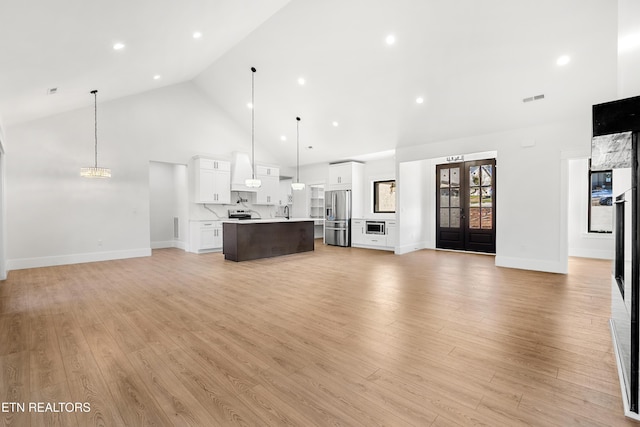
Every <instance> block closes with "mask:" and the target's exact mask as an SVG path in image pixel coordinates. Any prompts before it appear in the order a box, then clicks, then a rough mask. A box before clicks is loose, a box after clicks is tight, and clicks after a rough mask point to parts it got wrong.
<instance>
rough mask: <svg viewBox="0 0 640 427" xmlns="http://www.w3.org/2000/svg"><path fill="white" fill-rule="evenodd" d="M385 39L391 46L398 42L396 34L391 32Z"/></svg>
mask: <svg viewBox="0 0 640 427" xmlns="http://www.w3.org/2000/svg"><path fill="white" fill-rule="evenodd" d="M384 41H385V42H386V43H387V44H388V45H389V46H391V45H392V44H394V43H395V42H396V36H394V35H393V34H389V35H388V36H387V38H385V39H384Z"/></svg>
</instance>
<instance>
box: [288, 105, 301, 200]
mask: <svg viewBox="0 0 640 427" xmlns="http://www.w3.org/2000/svg"><path fill="white" fill-rule="evenodd" d="M296 153H297V159H296V182H292V183H291V189H292V190H295V191H300V190H304V183H303V182H300V117H296Z"/></svg>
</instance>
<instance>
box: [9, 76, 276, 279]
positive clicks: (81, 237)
mask: <svg viewBox="0 0 640 427" xmlns="http://www.w3.org/2000/svg"><path fill="white" fill-rule="evenodd" d="M98 101H99V100H98ZM5 131H6V134H7V137H8V138H10V139H11V141H12V145H11V149H10V150H9V151H8V152H7V227H8V236H7V237H8V242H7V248H8V255H7V258H8V268H9V269H16V268H28V267H36V266H43V265H56V264H65V263H74V262H84V261H94V260H104V259H116V258H123V257H132V256H146V255H149V254H150V246H151V245H150V213H149V161H161V162H168V163H178V164H187V163H188V161H189V159H190V158H191V157H192V156H194V155H196V154H200V155H209V156H218V157H221V158H227V159H230V158H231V153H232V152H233V151H235V150H240V151H248V150H250V138H249V137H248V136H247V133H248V130H246V129H242V128H241V127H239V126H238V125H237V124H236V123H235V122H233V121H232V120H231V119H230V118H229V117H227V116H226V115H225V114H224V113H223V112H222V111H221V110H220V109H219V108H218V107H217V106H216V105H215V104H213V103H212V102H211V101H210V100H209V99H208V98H206V97H205V96H204V95H202V94H201V93H200V92H199V91H198V89H197V88H195V86H194V85H193V84H191V83H183V84H179V85H174V86H169V87H165V88H161V89H157V90H154V91H150V92H146V93H143V94H139V95H135V96H130V97H126V98H121V99H118V100H115V101H111V102H106V103H100V102H99V104H98V132H99V134H98V143H99V158H98V163H99V165H100V166H105V167H110V168H111V169H112V174H113V177H112V178H111V179H108V180H88V179H82V178H80V176H79V169H80V167H82V166H90V165H92V164H93V106H91V107H87V108H83V109H80V110H75V111H71V112H68V113H64V114H60V115H56V116H51V117H47V118H44V119H41V120H36V121H33V122H29V123H25V124H20V125H17V126H13V127H8V128H7V129H6V130H5ZM256 159H257V161H261V162H271V163H273V158H272V157H271V156H270V155H269V154H268V152H266V150H261V149H260V146H259V145H256Z"/></svg>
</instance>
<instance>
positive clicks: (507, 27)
mask: <svg viewBox="0 0 640 427" xmlns="http://www.w3.org/2000/svg"><path fill="white" fill-rule="evenodd" d="M196 30H198V31H202V33H203V35H204V36H203V38H202V39H200V40H197V41H196V40H194V39H193V38H192V37H191V34H192V33H193V31H196ZM391 33H392V34H394V35H395V36H396V40H397V41H396V43H395V44H394V45H393V46H388V45H387V44H386V43H385V37H386V36H387V35H388V34H391ZM120 40H122V41H123V42H124V43H126V48H125V49H124V50H123V51H118V52H116V51H114V50H113V49H112V45H113V43H114V42H116V41H120ZM563 54H566V55H569V56H570V57H571V62H570V63H569V64H568V65H567V66H565V67H558V66H557V65H556V59H557V58H558V57H559V56H560V55H563ZM0 61H1V66H0V77H1V79H0V116H2V117H3V119H4V121H5V124H7V125H11V124H13V123H17V122H20V121H25V120H30V119H33V118H37V117H42V116H45V115H50V114H55V113H57V112H61V111H65V110H69V109H72V108H77V107H80V106H84V105H89V104H91V102H92V99H91V97H90V96H89V95H87V94H88V92H89V90H91V89H93V88H98V89H99V90H100V95H99V100H100V101H105V100H107V99H112V98H117V97H121V96H125V95H129V94H133V93H137V92H142V91H146V90H150V89H153V88H155V87H158V86H161V85H168V84H174V83H178V82H182V81H186V80H192V79H193V80H194V82H195V83H196V85H197V86H198V87H199V88H201V89H202V90H203V91H204V92H205V93H206V94H208V95H209V96H210V97H211V99H212V100H213V101H214V102H215V103H217V104H218V105H219V106H220V107H221V108H223V109H224V110H225V111H227V112H228V113H229V114H230V115H231V116H232V117H233V118H234V119H235V120H236V121H238V123H240V125H241V126H244V127H246V128H247V132H249V130H250V118H251V114H250V110H249V109H248V108H247V106H246V104H247V102H248V101H249V100H250V96H251V71H250V67H251V66H254V67H256V68H257V70H258V71H257V73H256V75H255V79H256V100H255V104H256V108H255V114H256V144H260V145H261V146H262V148H263V149H264V147H267V148H268V149H269V150H270V151H271V152H272V153H273V155H274V157H275V158H276V159H278V160H279V162H280V163H281V164H282V165H292V164H295V132H296V128H295V125H296V121H295V117H296V116H300V117H301V118H302V121H301V124H300V145H301V146H302V147H307V146H309V145H311V146H313V149H312V150H308V149H306V148H303V149H302V150H301V158H300V160H301V163H302V164H308V163H316V162H320V161H335V160H341V159H347V158H359V157H360V156H362V155H365V154H369V153H377V152H388V151H389V150H393V149H394V148H397V147H399V146H407V145H414V144H422V143H428V142H432V141H438V140H446V139H451V138H457V137H464V136H470V135H478V134H485V133H490V132H497V131H501V130H506V129H511V128H517V127H523V126H529V125H536V124H539V123H544V122H548V121H556V120H562V119H565V118H569V117H575V116H580V115H585V114H588V111H589V110H590V106H591V105H592V104H594V103H598V102H604V101H608V100H610V99H611V98H612V96H613V95H615V93H616V61H617V7H616V2H615V1H612V0H518V1H513V0H482V1H479V0H448V1H442V0H394V1H388V0H322V1H319V0H291V1H287V0H253V1H251V0H208V1H207V0H183V1H180V2H176V1H172V0H154V1H151V0H135V1H125V0H110V1H108V2H107V1H104V0H93V1H86V0H58V1H56V2H52V1H50V0H2V2H1V3H0ZM154 74H161V75H162V79H161V80H159V81H154V80H153V79H152V76H153V75H154ZM301 76H302V77H304V78H305V79H306V84H305V85H304V86H300V85H299V84H298V83H297V79H298V77H301ZM49 87H58V88H59V91H60V92H59V94H57V95H54V96H51V95H46V90H47V88H49ZM538 94H544V95H545V98H544V100H541V101H536V102H531V103H523V102H522V99H523V98H526V97H530V96H533V95H538ZM418 96H422V97H424V99H425V102H424V103H423V104H421V105H418V104H416V102H415V99H416V98H417V97H418ZM333 121H337V122H338V123H339V125H338V126H337V127H334V126H333V125H332V122H333ZM281 135H286V136H287V141H286V142H283V141H281V139H280V137H281Z"/></svg>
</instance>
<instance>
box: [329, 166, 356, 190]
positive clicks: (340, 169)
mask: <svg viewBox="0 0 640 427" xmlns="http://www.w3.org/2000/svg"><path fill="white" fill-rule="evenodd" d="M352 180H353V162H345V163H337V164H333V165H329V185H330V186H338V187H340V188H341V189H342V187H343V186H345V187H348V186H349V184H351V182H352Z"/></svg>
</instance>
